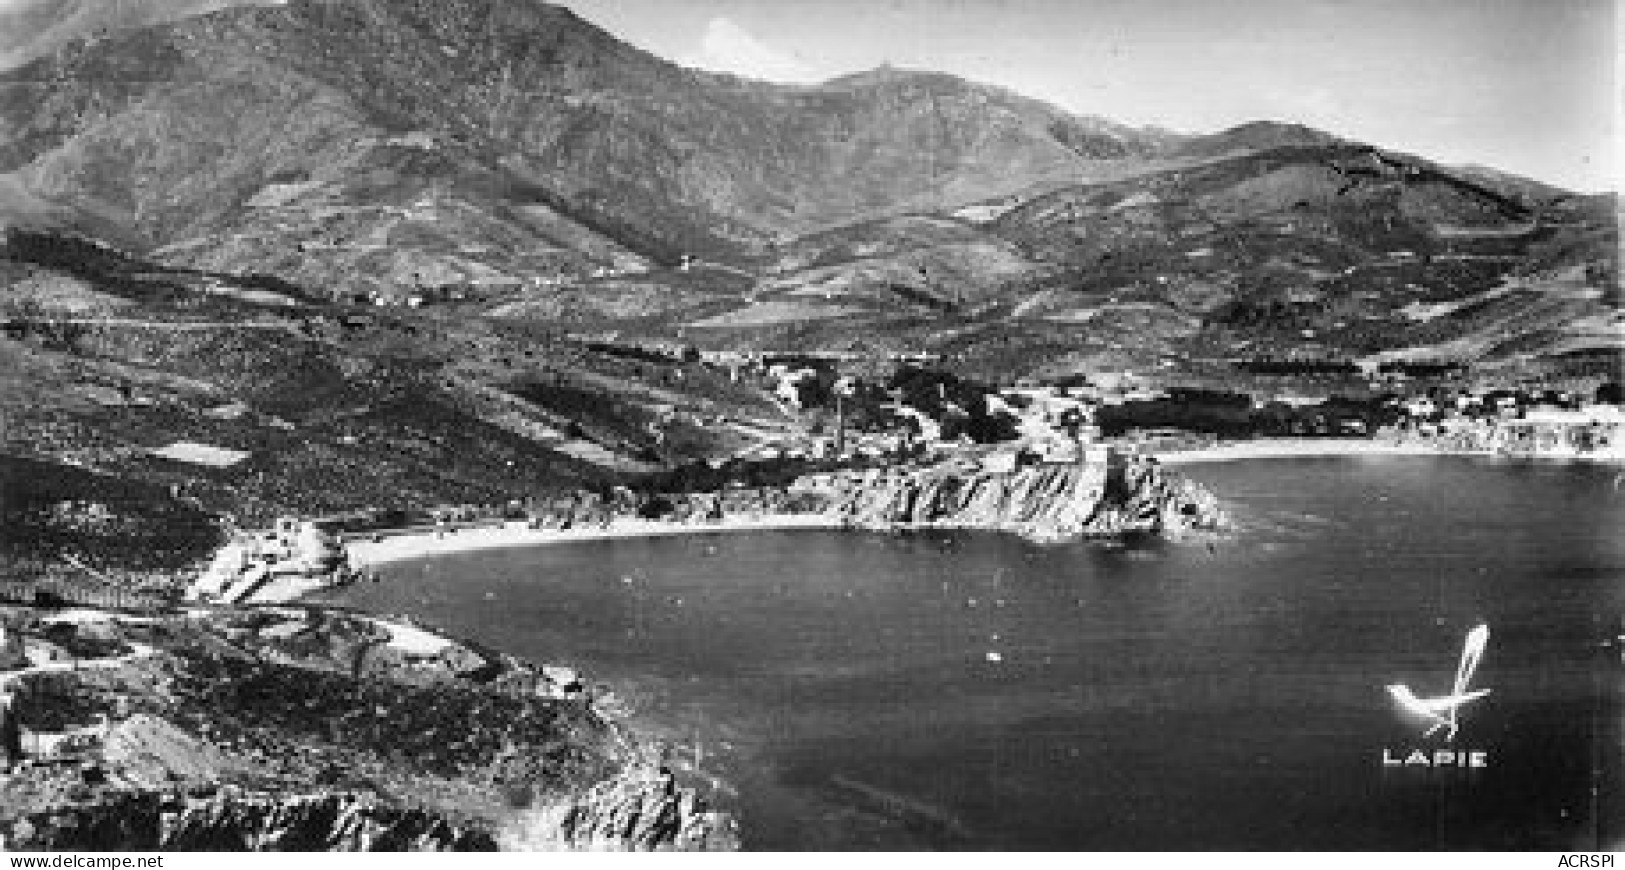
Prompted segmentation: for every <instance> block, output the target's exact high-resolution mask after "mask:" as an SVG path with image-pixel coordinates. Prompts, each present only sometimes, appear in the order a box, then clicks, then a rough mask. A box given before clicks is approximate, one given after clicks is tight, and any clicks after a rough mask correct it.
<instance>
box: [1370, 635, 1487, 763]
mask: <svg viewBox="0 0 1625 870" xmlns="http://www.w3.org/2000/svg"><path fill="white" fill-rule="evenodd" d="M1489 640H1490V627H1489V626H1487V625H1480V626H1477V627H1476V628H1474V629H1473V630H1471V631H1469V632H1467V639H1466V641H1465V642H1463V644H1462V647H1461V662H1460V663H1459V664H1457V665H1456V681H1455V683H1454V684H1453V685H1452V686H1451V689H1450V694H1448V695H1440V696H1437V697H1432V698H1418V697H1417V696H1416V693H1415V692H1412V691H1411V688H1410V686H1406V685H1404V684H1398V683H1396V684H1394V685H1391V686H1389V687H1388V694H1389V695H1391V696H1393V699H1394V700H1395V701H1396V702H1397V703H1398V704H1399V706H1400V708H1401V709H1403V710H1406V711H1407V712H1410V713H1414V714H1416V715H1418V716H1421V717H1423V718H1424V719H1426V720H1428V721H1429V722H1430V723H1432V724H1430V725H1429V726H1428V729H1427V730H1426V731H1424V732H1422V736H1423V737H1431V736H1432V735H1433V733H1434V732H1436V731H1438V730H1440V729H1441V728H1442V729H1444V732H1445V734H1444V739H1445V740H1454V739H1455V737H1456V730H1457V728H1458V722H1457V720H1456V713H1457V711H1458V710H1460V709H1461V706H1462V705H1463V704H1466V703H1467V702H1468V701H1475V700H1477V699H1479V698H1482V697H1484V696H1485V695H1488V694H1489V693H1490V690H1489V689H1479V690H1477V691H1468V690H1467V686H1468V685H1469V684H1470V683H1471V682H1472V680H1473V672H1474V671H1476V670H1478V663H1479V662H1480V661H1481V660H1482V659H1483V658H1484V646H1485V645H1486V644H1488V643H1489Z"/></svg>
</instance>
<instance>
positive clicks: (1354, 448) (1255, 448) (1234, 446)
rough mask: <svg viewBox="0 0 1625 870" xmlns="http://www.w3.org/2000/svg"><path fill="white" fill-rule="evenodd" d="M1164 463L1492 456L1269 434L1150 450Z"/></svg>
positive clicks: (1391, 443) (1415, 444) (1414, 445)
mask: <svg viewBox="0 0 1625 870" xmlns="http://www.w3.org/2000/svg"><path fill="white" fill-rule="evenodd" d="M1150 455H1151V456H1152V457H1153V458H1155V459H1156V460H1157V461H1158V462H1160V463H1162V464H1163V465H1194V464H1197V463H1202V462H1232V461H1237V460H1243V459H1292V458H1295V457H1305V458H1313V457H1330V456H1491V455H1494V454H1492V453H1490V452H1489V451H1467V450H1442V449H1440V448H1438V447H1435V446H1433V445H1431V444H1426V443H1421V442H1394V441H1374V440H1371V439H1369V438H1270V439H1259V440H1252V441H1228V442H1224V443H1220V444H1215V445H1213V446H1211V447H1198V448H1196V449H1194V450H1172V451H1166V452H1161V453H1152V454H1150Z"/></svg>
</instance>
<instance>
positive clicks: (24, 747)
mask: <svg viewBox="0 0 1625 870" xmlns="http://www.w3.org/2000/svg"><path fill="white" fill-rule="evenodd" d="M0 631H3V633H4V638H5V640H4V643H6V644H10V645H11V646H13V647H15V646H17V645H19V644H20V645H21V646H22V648H23V649H24V651H25V652H26V656H25V657H24V660H26V661H27V662H30V663H29V664H26V665H23V666H22V667H14V668H12V669H11V670H8V671H6V672H5V673H4V674H0V737H6V735H10V737H6V739H5V740H4V741H3V743H4V745H3V747H0V748H3V751H0V840H3V842H4V843H5V845H6V847H7V848H10V849H25V850H32V849H45V850H103V849H117V850H143V851H144V850H207V851H220V850H266V851H286V850H301V851H302V850H332V851H385V850H388V851H395V850H410V851H443V850H455V851H470V850H473V851H480V850H494V849H503V848H526V849H582V848H590V849H594V850H606V849H621V850H640V851H641V850H668V849H671V850H691V849H731V848H737V845H738V838H737V835H736V834H735V832H734V824H733V821H732V820H731V818H730V817H729V816H728V815H727V814H726V813H724V812H720V811H718V810H716V809H714V808H711V807H710V806H708V804H707V802H706V800H705V799H704V798H703V797H702V796H701V795H700V794H699V793H697V792H695V791H693V790H692V789H691V788H688V787H685V786H683V785H680V784H679V783H678V782H677V781H676V778H675V777H674V776H673V775H672V774H670V773H668V772H667V771H665V770H664V769H661V768H659V767H658V766H657V762H656V761H655V760H654V758H655V753H653V752H652V750H653V749H654V747H652V746H650V745H649V744H647V743H645V742H643V741H640V740H639V738H638V737H637V735H636V734H634V733H632V732H631V731H629V730H628V729H626V728H624V727H622V726H621V725H619V724H617V723H616V722H614V721H612V720H610V719H609V718H607V716H606V715H605V714H603V713H602V712H601V711H600V710H599V708H598V706H597V704H596V703H595V697H594V695H593V694H592V690H590V689H587V688H584V687H582V686H581V685H580V684H579V683H578V682H577V678H576V677H575V675H574V673H573V671H570V670H569V669H565V668H558V667H551V666H535V665H529V664H527V663H525V662H521V661H519V660H517V659H514V658H513V657H511V656H504V655H502V654H499V653H494V652H491V651H488V650H484V649H483V648H478V647H475V646H472V645H469V644H465V643H463V642H460V641H457V640H455V639H454V638H450V637H447V636H445V635H442V634H440V633H438V632H435V631H433V630H430V629H426V628H422V627H418V626H414V625H411V624H409V623H406V622H402V621H395V620H386V619H382V618H379V617H374V616H370V615H367V614H360V613H353V612H348V611H343V610H336V609H329V608H322V607H315V606H312V607H299V608H254V609H244V610H221V611H199V612H196V613H194V614H189V615H182V614H176V615H169V616H156V617H127V616H124V615H120V614H116V613H110V612H106V611H88V610H78V611H71V612H63V613H60V614H51V613H49V612H46V611H39V610H34V609H27V608H0ZM14 664H15V662H14Z"/></svg>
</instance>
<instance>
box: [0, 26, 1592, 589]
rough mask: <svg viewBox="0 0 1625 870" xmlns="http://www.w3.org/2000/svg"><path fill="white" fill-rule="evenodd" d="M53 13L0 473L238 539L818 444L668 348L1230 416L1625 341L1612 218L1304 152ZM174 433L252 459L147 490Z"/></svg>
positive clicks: (375, 44)
mask: <svg viewBox="0 0 1625 870" xmlns="http://www.w3.org/2000/svg"><path fill="white" fill-rule="evenodd" d="M16 8H19V9H23V8H25V7H16ZM42 8H44V7H34V6H28V7H26V9H32V10H33V12H29V13H27V14H30V15H33V16H34V17H33V18H30V19H29V23H28V27H29V28H30V31H29V32H30V33H32V34H34V36H32V37H29V44H30V45H32V46H34V47H35V48H37V49H39V51H40V52H41V53H40V55H39V56H38V57H37V58H35V59H33V60H31V61H29V62H27V63H25V64H22V65H20V66H17V67H16V68H14V69H11V70H10V71H8V72H5V73H0V229H4V230H5V232H6V235H5V246H4V248H3V249H0V286H3V288H4V289H3V295H0V317H4V318H5V319H6V321H7V328H6V337H5V338H3V339H0V358H3V361H4V363H5V371H6V373H7V374H6V377H5V378H3V379H0V412H3V413H4V414H5V415H6V418H5V419H6V428H5V431H4V433H3V437H4V444H3V449H4V451H5V452H6V453H8V454H11V455H14V456H22V457H27V458H30V459H33V460H37V461H40V462H49V463H60V464H70V465H77V466H79V467H81V468H82V469H84V470H86V471H87V472H89V473H93V474H97V475H103V476H105V477H106V478H109V479H113V480H120V479H126V478H128V479H133V480H137V481H142V482H145V483H148V484H155V485H159V486H163V487H169V488H170V497H171V498H174V499H178V500H180V502H181V503H184V504H188V505H191V507H192V508H193V509H201V510H203V511H205V512H207V513H211V514H215V515H221V516H231V517H235V518H237V519H238V520H239V521H241V522H243V523H260V522H264V521H266V520H268V519H269V518H270V517H273V516H275V515H277V514H278V513H282V512H297V513H316V512H327V511H337V510H345V509H349V508H353V507H357V506H376V507H393V506H401V505H407V504H411V505H422V504H425V503H435V502H443V501H452V502H455V501H470V502H480V503H495V502H503V501H507V500H510V499H515V498H527V497H539V496H543V495H545V494H547V493H550V492H556V491H559V490H561V489H569V488H573V487H577V486H599V487H602V486H609V485H612V484H613V483H615V482H616V481H618V480H621V479H622V475H625V474H626V473H628V472H639V471H647V470H650V469H653V468H657V467H660V466H661V465H664V464H671V463H675V462H683V461H688V460H692V459H696V458H702V457H705V458H720V457H726V456H728V455H731V454H732V453H733V452H735V451H736V450H738V449H739V448H740V447H741V446H742V445H743V444H745V443H748V442H749V441H751V440H753V439H754V438H756V437H758V436H759V434H760V433H761V432H762V431H765V430H771V429H773V428H774V427H780V426H784V425H789V424H790V423H791V421H789V420H788V419H786V417H785V415H784V414H783V412H782V411H781V410H780V409H779V407H778V406H777V405H776V404H775V402H774V401H773V399H772V398H771V397H770V395H769V394H768V392H767V387H768V386H769V385H767V384H765V383H762V382H754V381H751V380H750V379H749V378H743V379H741V378H739V377H737V375H738V373H737V372H733V373H725V372H723V371H721V370H719V369H716V368H712V367H707V366H703V365H698V364H694V363H693V361H692V360H691V359H689V358H688V356H687V355H685V354H682V353H680V352H673V353H650V352H645V351H642V350H638V349H635V348H634V349H630V350H629V349H628V348H627V345H628V343H630V342H636V341H639V340H647V341H648V342H653V343H654V344H653V345H652V346H658V347H664V348H668V349H673V348H675V349H678V350H679V351H680V350H681V349H684V348H691V347H699V348H711V349H747V348H756V349H761V350H771V351H811V350H821V351H846V352H857V353H867V354H873V355H881V354H896V353H905V352H907V353H915V354H919V353H924V354H928V355H932V356H934V357H935V358H936V359H938V360H939V364H940V365H941V366H943V367H946V368H949V369H952V370H955V371H957V372H959V373H961V374H970V375H976V376H979V377H982V378H986V379H1014V378H1018V377H1023V376H1067V375H1072V374H1076V373H1079V372H1084V373H1088V372H1121V371H1125V370H1127V371H1135V372H1139V373H1142V374H1147V375H1151V376H1153V377H1155V378H1157V379H1160V380H1163V381H1166V382H1184V383H1213V382H1223V383H1226V384H1229V385H1231V386H1236V385H1240V386H1247V385H1248V383H1249V381H1248V378H1249V374H1248V371H1247V369H1246V365H1247V364H1248V363H1249V362H1252V361H1258V360H1265V361H1268V360H1276V359H1281V358H1289V359H1302V358H1308V359H1319V360H1327V359H1329V360H1337V361H1349V360H1365V361H1371V362H1381V361H1386V360H1435V361H1436V360H1446V361H1455V362H1463V363H1470V364H1472V365H1473V366H1474V368H1475V373H1476V374H1478V375H1482V376H1484V377H1485V378H1488V379H1491V380H1500V381H1516V380H1520V379H1523V380H1527V379H1534V380H1540V379H1543V378H1548V379H1549V378H1562V377H1568V376H1577V375H1578V376H1586V377H1596V376H1602V375H1606V374H1608V373H1609V372H1611V371H1613V370H1614V368H1615V367H1616V366H1617V354H1618V352H1619V350H1620V348H1621V346H1622V337H1621V327H1620V321H1619V314H1618V308H1619V303H1620V297H1619V293H1618V290H1617V287H1618V275H1619V272H1618V233H1617V229H1616V223H1615V218H1616V210H1617V203H1616V201H1615V198H1614V197H1612V196H1600V197H1582V196H1574V195H1571V194H1567V193H1564V192H1562V191H1556V190H1554V189H1552V188H1549V187H1546V186H1543V185H1538V184H1536V183H1534V182H1530V181H1528V180H1527V179H1518V178H1516V177H1512V176H1507V175H1505V174H1502V173H1497V172H1494V171H1490V170H1483V169H1471V170H1467V171H1461V170H1454V169H1451V168H1448V167H1443V166H1440V165H1437V164H1434V163H1432V162H1429V161H1427V160H1425V159H1423V158H1420V157H1416V156H1412V155H1407V154H1400V153H1396V152H1392V151H1389V150H1385V149H1382V148H1378V147H1374V146H1371V145H1365V144H1361V143H1356V142H1349V141H1345V140H1343V139H1340V138H1338V137H1336V136H1332V135H1331V134H1327V133H1324V132H1321V131H1317V130H1313V129H1310V128H1306V127H1302V126H1297V125H1292V124H1284V123H1277V122H1255V123H1250V124H1245V125H1241V126H1239V127H1236V128H1234V129H1231V130H1226V131H1221V132H1218V133H1214V134H1211V135H1205V136H1190V135H1176V134H1171V133H1167V132H1165V131H1159V130H1150V129H1137V128H1133V127H1129V126H1126V125H1121V124H1116V123H1113V122H1111V121H1108V120H1105V119H1100V118H1092V117H1085V116H1079V115H1075V114H1071V113H1068V112H1064V111H1061V110H1059V109H1056V108H1054V107H1052V106H1048V105H1046V104H1043V103H1040V102H1038V101H1034V100H1031V99H1028V98H1025V97H1022V96H1020V95H1017V94H1014V93H1011V92H1009V91H1006V90H1003V89H999V88H994V87H989V86H985V85H980V84H976V83H973V82H968V81H965V80H963V79H959V78H956V77H953V76H949V75H944V74H940V73H933V72H928V71H914V70H899V69H892V68H881V69H878V70H872V71H868V72H864V73H858V74H854V75H850V76H845V77H841V78H837V79H834V80H832V81H829V82H825V83H823V84H820V85H815V86H779V85H769V84H764V83H760V82H751V81H747V80H744V79H739V78H735V77H731V76H725V75H715V74H709V73H702V72H697V71H693V70H687V69H683V68H681V67H678V66H676V65H673V64H671V63H668V62H666V61H664V60H661V59H660V58H657V57H654V56H652V55H650V54H648V53H645V52H643V51H640V50H638V49H636V48H633V47H631V46H629V45H627V44H625V43H623V42H621V41H619V40H617V39H616V38H615V37H613V36H612V35H610V34H608V33H605V32H604V31H602V30H600V29H598V28H596V27H593V26H592V25H590V24H587V23H586V22H584V21H582V20H581V19H579V18H578V17H576V16H575V15H574V14H572V13H570V12H569V11H567V10H564V9H561V8H558V7H554V6H549V5H546V4H544V3H540V2H535V0H503V2H498V0H302V2H296V3H290V4H288V5H276V6H242V7H232V8H224V9H220V10H218V11H214V12H210V13H208V14H201V15H191V14H187V13H190V12H194V11H196V10H197V9H198V8H201V5H200V4H191V3H186V2H182V0H174V2H159V0H152V2H144V3H143V2H134V0H132V2H129V3H125V4H116V5H114V6H107V7H97V6H94V5H93V4H64V5H57V6H52V7H51V9H53V10H55V12H53V13H52V14H57V13H60V16H59V17H57V18H50V19H49V20H48V19H47V18H46V17H41V16H42V15H43V13H41V12H40V9H42ZM93 9H95V10H99V16H100V17H98V15H92V14H91V10H93ZM12 20H15V21H20V20H21V19H20V18H14V19H12ZM92 22H97V23H94V24H92ZM148 24H150V25H151V26H146V25H148ZM58 37H60V38H58ZM81 37H85V38H81ZM16 44H17V45H21V44H22V42H21V40H19V41H18V42H17V43H16ZM47 44H48V45H49V50H46V48H45V46H47ZM31 51H32V49H31ZM592 336H598V337H603V336H608V337H609V339H607V340H604V341H599V340H596V339H594V338H592ZM723 421H729V422H723ZM176 441H195V442H200V443H205V444H211V445H216V446H219V447H224V448H227V449H231V450H236V451H241V452H243V453H245V454H247V456H248V458H247V459H245V460H243V461H242V463H241V464H240V465H236V466H233V467H232V468H230V469H224V470H200V469H197V468H182V467H177V466H176V465H174V464H173V463H169V464H165V463H163V462H159V461H156V460H154V459H153V458H152V455H151V451H152V450H154V449H156V448H159V447H161V446H163V445H166V444H169V443H171V442H176ZM36 540H38V541H44V542H47V543H48V542H49V540H50V537H49V535H41V536H36ZM46 545H47V544H41V545H40V546H46ZM31 546H32V545H31ZM14 555H16V554H14ZM49 557H50V554H49V553H47V554H44V555H41V554H40V553H26V554H21V555H19V556H18V558H26V559H36V558H38V559H45V560H47V561H48V560H49Z"/></svg>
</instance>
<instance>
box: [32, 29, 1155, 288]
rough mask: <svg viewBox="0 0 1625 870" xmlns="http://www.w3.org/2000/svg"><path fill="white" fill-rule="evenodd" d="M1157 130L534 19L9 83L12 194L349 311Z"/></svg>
mask: <svg viewBox="0 0 1625 870" xmlns="http://www.w3.org/2000/svg"><path fill="white" fill-rule="evenodd" d="M1163 138H1165V137H1164V136H1162V135H1160V134H1151V133H1145V134H1141V133H1139V132H1137V131H1135V130H1133V129H1131V128H1128V127H1124V126H1121V125H1116V124H1112V123H1110V122H1107V121H1104V120H1100V119H1088V118H1079V117H1075V116H1072V115H1069V114H1067V113H1064V112H1061V111H1059V110H1056V109H1054V108H1052V107H1049V106H1046V105H1044V104H1041V103H1038V102H1036V101H1033V100H1029V99H1026V98H1023V97H1019V96H1017V95H1015V94H1012V93H1009V92H1007V91H1003V90H1000V89H996V88H991V87H986V86H981V85H976V84H973V83H970V82H966V81H964V80H961V79H957V78H954V77H951V76H945V75H940V74H930V73H915V72H904V71H897V70H879V71H875V72H873V73H868V74H863V75H858V76H852V77H848V78H843V79H837V80H835V81H832V82H829V83H827V84H825V85H822V86H819V87H813V88H793V87H778V86H770V85H765V84H760V83H755V82H747V81H744V80H741V79H736V78H733V77H729V76H718V75H711V74H705V73H700V72H695V71H691V70H686V69H682V68H680V67H677V66H674V65H672V64H669V63H667V62H665V61H662V60H660V59H658V58H656V57H653V56H651V55H648V54H646V53H644V52H641V51H639V50H637V49H635V48H632V47H630V46H628V45H626V44H624V43H621V42H619V41H617V40H615V39H614V38H613V37H612V36H610V35H609V34H607V33H604V32H603V31H601V30H599V29H597V28H595V27H593V26H592V25H590V24H587V23H586V22H583V21H581V20H580V19H579V18H577V17H576V16H574V15H573V14H572V13H570V12H569V11H567V10H564V9H561V8H557V7H553V6H548V5H546V4H543V3H540V2H533V0H525V2H512V3H495V2H489V0H447V2H430V0H342V2H332V0H328V2H301V3H294V4H289V5H287V6H278V7H271V8H236V9H228V10H224V11H221V12H217V13H213V14H208V15H202V16H196V17H191V18H187V19H185V20H182V21H179V22H177V23H171V24H168V25H164V26H159V27H152V28H141V29H133V30H124V31H118V32H111V33H109V34H107V35H106V36H105V37H104V38H101V39H98V40H95V41H93V42H76V43H69V44H67V45H65V46H64V47H62V48H60V49H59V50H57V51H55V52H54V53H51V54H49V55H47V56H45V57H42V58H40V59H39V60H37V61H35V62H32V63H29V64H27V65H25V66H23V67H20V68H18V69H15V70H13V71H11V72H9V73H6V74H4V75H0V177H3V176H4V175H6V174H9V175H10V177H11V184H12V185H13V186H16V187H18V188H20V189H21V190H23V191H26V192H27V193H29V194H30V195H32V196H33V197H36V198H38V199H40V200H43V201H45V202H48V203H50V204H52V205H53V206H54V207H56V208H58V209H62V210H66V211H70V212H73V213H76V214H87V215H96V216H99V218H100V219H102V220H105V221H110V222H112V223H114V224H116V225H117V226H119V227H120V228H121V229H122V230H123V231H124V232H125V233H127V234H128V236H129V237H131V238H134V239H139V240H140V243H141V244H143V245H144V246H146V248H148V249H158V255H159V256H160V257H162V258H163V259H164V260H165V261H166V262H169V263H172V264H184V265H191V266H204V267H207V268H211V269H219V270H229V271H234V272H239V273H267V274H278V275H282V276H283V277H287V278H289V279H292V280H303V281H306V282H309V283H314V284H321V285H323V286H324V287H326V288H328V289H329V290H330V291H333V292H341V291H343V292H354V291H365V290H368V289H376V286H377V283H378V281H379V280H380V279H379V278H378V277H377V276H379V275H382V276H384V277H383V279H382V280H384V281H389V282H400V281H407V282H417V283H422V284H431V285H433V284H443V283H450V282H461V281H476V282H484V283H487V284H490V285H493V286H512V285H514V284H516V283H519V282H520V281H521V280H522V279H524V278H528V277H533V276H537V275H543V276H547V275H566V276H579V275H582V274H586V273H588V272H590V271H594V270H598V269H602V268H611V269H615V270H621V271H624V270H636V269H640V268H643V267H646V266H647V265H649V264H650V263H651V262H653V263H671V262H674V261H675V260H676V259H677V257H678V256H679V255H680V254H682V253H684V252H692V253H698V254H701V255H703V256H706V257H712V258H717V259H722V260H724V261H729V262H735V263H737V262H739V261H740V260H741V258H748V257H750V256H752V255H754V254H758V253H760V252H761V251H762V250H764V249H765V247H766V246H767V245H768V244H769V243H770V242H771V241H772V240H773V239H776V238H779V237H781V236H783V235H784V234H787V233H788V234H794V233H797V232H800V231H803V230H806V229H808V228H812V227H816V226H823V225H832V224H839V223H844V222H848V221H850V220H853V219H855V218H861V217H864V216H867V215H870V214H874V213H890V212H894V211H897V210H899V209H911V208H938V207H943V206H947V205H955V204H961V203H964V202H970V201H974V200H978V199H983V198H986V197H989V196H992V195H999V194H1004V193H1008V192H1013V191H1017V190H1023V189H1027V188H1029V187H1031V186H1033V185H1035V184H1041V185H1052V184H1054V183H1057V182H1062V181H1076V180H1078V179H1079V178H1084V177H1089V176H1090V174H1091V173H1092V172H1094V171H1095V170H1096V168H1097V167H1100V166H1107V165H1110V164H1112V163H1113V162H1114V161H1121V160H1124V159H1129V158H1134V157H1138V156H1144V155H1146V154H1148V153H1150V152H1151V151H1152V150H1154V149H1155V148H1156V147H1158V143H1160V142H1161V141H1162V140H1163Z"/></svg>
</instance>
